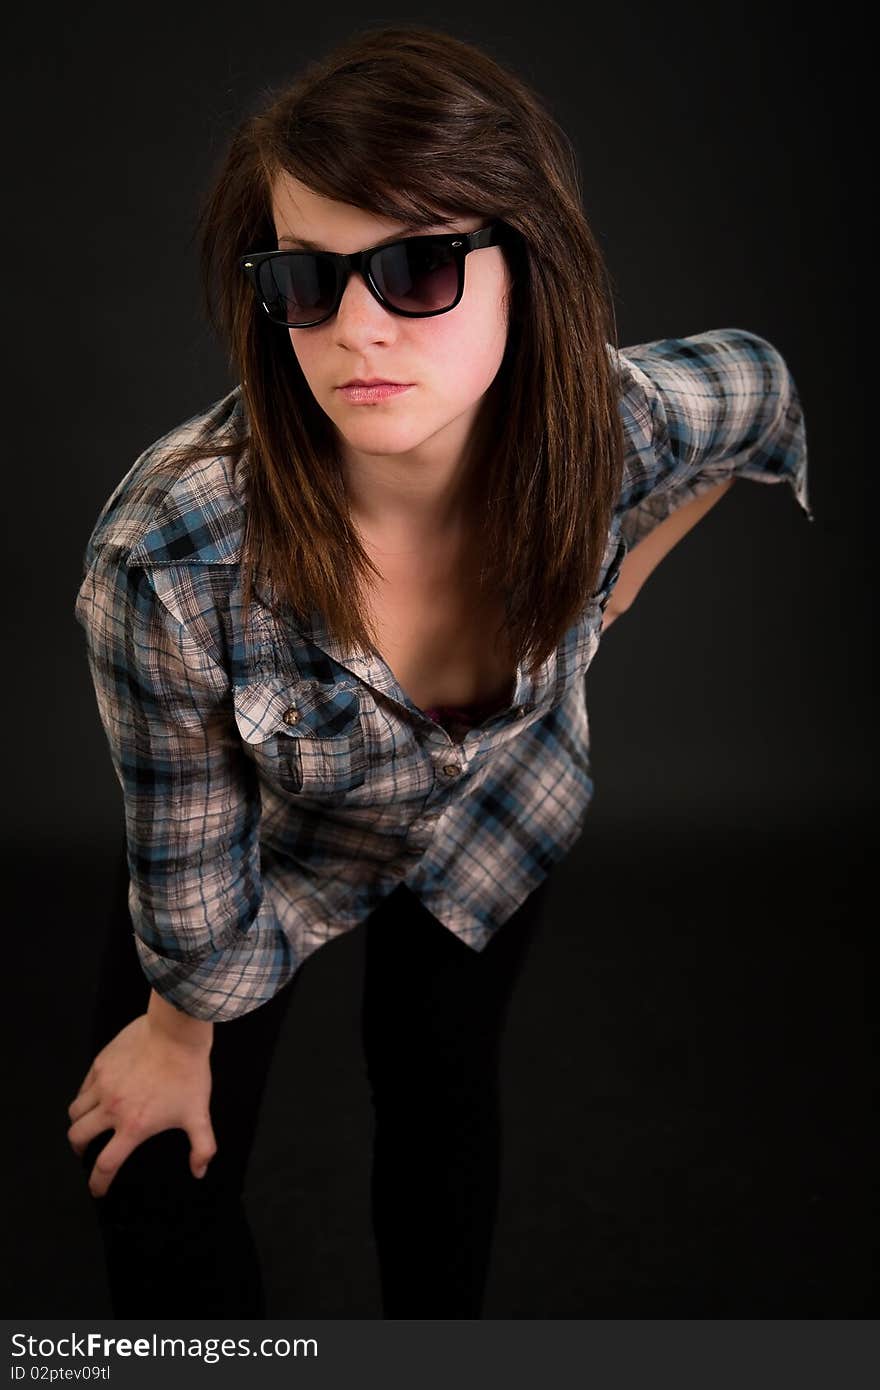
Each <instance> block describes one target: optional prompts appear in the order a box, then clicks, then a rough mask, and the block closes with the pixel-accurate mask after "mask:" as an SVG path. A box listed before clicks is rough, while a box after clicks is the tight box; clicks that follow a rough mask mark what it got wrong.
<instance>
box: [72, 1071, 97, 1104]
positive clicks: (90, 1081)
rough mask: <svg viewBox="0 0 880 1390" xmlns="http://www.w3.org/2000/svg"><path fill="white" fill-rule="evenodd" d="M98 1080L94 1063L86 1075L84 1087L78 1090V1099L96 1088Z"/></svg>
mask: <svg viewBox="0 0 880 1390" xmlns="http://www.w3.org/2000/svg"><path fill="white" fill-rule="evenodd" d="M96 1080H97V1074H96V1072H95V1064H94V1062H93V1063H92V1065H91V1066H90V1067H89V1069H88V1071H87V1073H86V1075H85V1078H84V1080H83V1083H82V1085H81V1086H80V1088H79V1090H78V1091H77V1093H76V1098H77V1099H78V1098H79V1097H80V1096H81V1095H82V1093H83V1091H87V1090H89V1089H90V1088H91V1087H92V1086H94V1084H95V1081H96Z"/></svg>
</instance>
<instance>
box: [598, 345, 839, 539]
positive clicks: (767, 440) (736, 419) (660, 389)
mask: <svg viewBox="0 0 880 1390" xmlns="http://www.w3.org/2000/svg"><path fill="white" fill-rule="evenodd" d="M617 359H618V364H619V369H620V373H621V375H620V381H621V388H622V389H621V395H620V406H621V412H622V416H623V425H624V437H625V449H624V474H623V485H622V488H621V493H620V498H619V502H618V507H617V513H618V515H619V518H620V530H621V534H622V536H623V538H624V540H625V541H626V543H627V544H628V545H629V546H634V545H636V544H637V543H638V541H640V540H641V539H642V537H643V536H646V535H647V534H648V532H649V531H651V530H653V528H654V527H655V526H657V525H658V524H659V523H660V522H661V521H663V520H664V519H665V518H666V517H667V516H669V515H670V514H671V513H672V512H673V511H675V510H676V509H677V508H678V507H680V506H682V505H683V504H684V503H685V502H688V501H690V500H691V499H693V498H696V497H699V496H700V495H701V494H702V493H703V492H706V491H707V490H708V489H710V488H713V487H715V486H717V485H718V484H719V483H722V482H725V481H727V480H728V479H732V478H749V479H751V480H752V481H754V482H758V483H780V482H783V483H787V484H788V485H789V486H790V487H791V489H792V493H793V495H794V497H795V499H796V501H797V502H798V504H799V506H800V507H801V510H802V513H803V514H804V515H805V516H806V518H807V519H808V520H810V521H812V520H814V517H813V512H812V510H811V507H810V504H809V500H808V496H807V442H806V430H805V424H804V415H803V409H802V406H801V401H800V398H799V395H798V391H797V387H796V385H795V382H794V379H793V377H792V374H791V372H790V370H789V368H788V365H787V363H786V362H785V359H784V358H783V356H782V354H781V353H780V351H779V350H778V348H776V347H774V346H773V344H772V343H769V342H768V341H767V340H766V338H762V337H760V336H759V335H758V334H757V333H752V332H749V331H748V330H746V329H742V328H719V329H713V330H711V331H709V332H705V333H698V334H694V335H693V336H691V337H686V338H663V339H658V340H657V341H655V342H650V343H643V344H639V345H638V346H636V347H627V348H623V349H621V350H620V351H619V352H618V353H617Z"/></svg>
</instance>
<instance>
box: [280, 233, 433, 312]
mask: <svg viewBox="0 0 880 1390" xmlns="http://www.w3.org/2000/svg"><path fill="white" fill-rule="evenodd" d="M460 264H461V263H460V261H459V260H458V258H457V257H456V255H455V252H454V251H453V250H451V249H450V247H449V246H446V245H444V244H443V242H439V241H433V240H432V239H431V238H430V237H420V238H417V239H415V240H409V241H399V242H395V243H393V244H392V245H390V246H383V247H381V248H380V249H379V250H378V251H377V252H376V253H375V255H374V256H373V258H372V260H371V262H370V270H371V273H372V276H373V279H374V280H375V282H376V284H377V285H378V287H379V293H380V294H381V295H383V296H384V298H385V299H386V300H387V302H388V303H389V304H391V305H393V307H394V308H395V309H403V310H405V311H406V312H408V313H411V314H430V313H437V312H438V311H442V310H443V309H450V308H451V307H452V305H453V304H454V303H455V301H456V299H457V298H458V292H459V289H460V284H459V276H460V273H461V272H460V269H459V266H460ZM259 292H260V298H261V299H262V300H263V303H264V304H265V305H266V309H267V311H268V314H269V317H270V318H271V319H273V320H274V321H275V322H276V323H283V324H286V325H287V326H288V327H289V328H295V327H297V326H298V325H299V326H302V327H306V326H308V325H309V324H312V323H319V322H320V321H321V320H322V319H325V318H328V317H329V315H330V313H331V312H332V309H333V305H334V303H335V301H336V293H337V282H336V266H335V263H334V262H333V261H332V260H331V259H330V258H329V257H328V256H324V255H321V254H314V253H312V252H310V251H296V252H290V253H289V254H287V255H284V256H272V257H271V258H270V259H269V260H267V261H263V262H262V264H261V265H260V269H259Z"/></svg>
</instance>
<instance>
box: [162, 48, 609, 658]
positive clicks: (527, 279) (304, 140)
mask: <svg viewBox="0 0 880 1390" xmlns="http://www.w3.org/2000/svg"><path fill="white" fill-rule="evenodd" d="M284 174H289V175H292V176H293V177H294V178H296V179H298V180H300V181H301V182H302V183H304V184H306V185H307V186H308V187H309V188H310V189H312V190H313V191H314V192H316V193H319V194H322V195H324V196H325V197H327V198H331V199H334V200H336V201H339V202H343V203H347V204H349V205H353V206H355V207H358V208H361V209H364V210H366V211H368V212H371V213H373V214H375V215H377V216H381V217H387V218H393V219H395V220H399V221H403V222H406V223H408V224H411V225H412V226H414V227H420V226H424V227H426V228H427V227H430V226H432V225H433V224H435V223H436V222H437V221H438V220H440V221H448V220H450V217H451V216H465V215H466V216H473V215H480V216H483V217H484V218H486V219H487V220H489V219H497V220H500V221H501V222H503V223H504V224H505V226H506V228H507V229H508V236H507V239H506V241H505V243H504V244H503V245H502V253H503V255H504V256H505V258H506V261H507V265H508V268H509V270H510V277H511V293H510V299H509V302H508V336H507V345H506V349H505V353H504V358H503V361H502V364H501V367H500V368H499V371H498V374H497V375H496V378H495V379H494V381H493V382H492V386H491V388H490V390H491V391H492V393H493V398H494V399H495V400H496V401H497V403H498V407H499V408H498V410H497V413H496V415H495V419H494V428H493V430H492V437H491V447H485V448H484V450H483V454H482V456H481V458H480V460H479V466H480V467H481V468H485V470H486V473H485V482H486V493H485V497H486V502H485V507H486V510H485V514H484V515H481V516H480V517H478V518H475V521H476V522H477V524H478V526H479V530H480V535H481V538H482V544H483V569H482V572H481V583H482V584H484V585H486V586H488V587H489V590H490V591H491V592H492V593H494V594H497V595H500V596H502V597H503V600H504V607H505V613H506V619H505V623H504V627H505V639H506V642H507V644H508V650H510V651H512V652H513V653H514V655H515V657H516V660H517V661H519V660H522V661H524V662H525V663H527V664H528V666H529V669H530V670H531V672H532V673H534V672H535V671H536V670H537V668H538V666H539V665H540V664H541V662H542V661H544V660H545V659H546V657H547V656H549V655H550V653H551V652H552V651H553V650H554V649H555V648H556V646H557V645H558V643H559V642H560V640H561V639H562V636H563V634H564V633H565V631H566V630H567V629H568V628H569V627H570V626H571V625H572V624H573V623H574V622H575V621H576V620H577V618H578V616H579V614H580V613H581V611H582V610H583V608H584V606H585V604H587V603H588V602H589V600H590V599H591V598H592V597H593V596H594V591H595V589H596V586H597V584H598V581H599V577H600V567H601V563H602V557H603V553H604V550H605V544H606V541H607V535H608V529H609V525H610V521H611V514H612V509H613V506H614V501H615V499H616V497H617V495H618V491H619V487H620V480H621V474H622V468H623V433H622V425H621V421H620V415H619V410H618V404H617V396H616V377H615V373H614V365H613V363H612V361H611V358H610V356H609V353H608V350H607V347H606V344H609V345H611V346H612V347H616V346H617V336H616V325H615V319H614V307H613V297H612V293H611V288H610V283H609V276H608V273H607V270H606V267H605V265H604V262H603V258H602V255H601V252H600V250H599V247H598V245H597V242H596V240H595V238H594V236H593V234H592V232H591V230H590V227H589V225H588V223H587V220H586V217H585V214H584V211H583V208H582V204H581V193H580V185H579V175H578V168H577V160H576V156H575V153H574V150H573V147H572V145H571V142H570V140H569V139H568V137H567V136H566V134H565V133H564V132H563V131H562V130H561V128H560V127H559V126H558V124H557V123H556V121H555V119H554V118H553V116H552V115H551V114H550V113H549V112H548V111H547V110H546V109H545V108H544V106H543V105H542V103H541V101H540V99H539V98H538V96H537V95H536V94H535V93H534V92H533V91H532V90H531V89H530V88H529V87H528V86H527V85H526V84H525V83H524V82H523V81H521V80H520V79H519V78H518V77H516V76H514V75H513V74H511V73H510V72H508V71H506V70H505V69H504V68H503V67H502V66H501V65H500V64H499V63H498V62H496V61H495V60H494V59H492V58H491V57H489V56H488V55H487V54H486V53H484V52H481V51H480V50H479V49H477V48H475V47H473V46H472V45H470V44H468V43H465V42H463V41H462V40H460V39H458V38H454V37H452V36H451V35H449V34H446V33H443V32H440V31H438V30H435V29H431V28H426V27H421V26H411V25H407V26H405V27H404V26H398V25H392V26H384V27H381V28H377V29H366V30H360V31H357V32H356V33H355V34H354V35H353V36H352V37H351V38H349V39H348V40H347V41H346V42H344V43H343V44H342V45H341V46H339V47H337V48H335V49H334V50H333V51H332V52H331V53H330V54H329V55H328V56H326V57H324V58H323V59H321V60H320V61H316V62H312V63H311V64H310V65H308V66H307V67H306V68H305V69H304V70H303V71H302V72H301V74H300V75H299V76H297V77H296V78H295V79H294V80H293V81H292V82H291V83H289V84H288V85H285V86H284V87H283V88H282V89H265V88H264V89H263V90H262V92H261V94H260V102H259V104H258V107H257V109H256V110H255V111H253V112H252V113H251V114H249V115H248V116H247V117H246V118H245V119H244V120H243V121H242V122H241V123H240V124H239V125H238V126H237V128H236V129H235V131H234V134H233V137H232V140H231V143H230V144H229V146H228V149H227V150H226V152H225V155H224V156H223V158H222V160H221V163H220V168H219V170H218V172H217V173H216V176H215V177H214V179H213V182H212V184H211V187H210V189H209V191H208V193H207V195H206V196H205V197H204V199H203V201H202V204H201V210H200V212H199V214H198V220H197V235H198V238H199V248H200V261H201V270H202V289H203V294H204V301H205V306H206V310H207V316H208V320H209V322H210V324H211V326H212V328H213V329H214V330H215V332H217V333H218V335H219V337H220V338H221V340H222V341H223V342H224V343H225V344H226V345H227V347H228V352H229V359H228V360H229V364H230V368H231V370H232V371H233V372H234V375H235V378H236V379H237V380H238V381H239V382H240V388H241V403H242V406H243V411H244V416H245V418H246V421H247V425H248V428H247V431H246V432H245V435H244V437H239V438H237V439H235V440H234V441H233V442H232V443H231V444H229V445H228V446H225V447H222V446H218V444H217V442H216V440H215V441H214V442H213V443H210V444H209V443H207V442H203V443H201V444H199V443H196V444H195V445H190V446H188V447H187V448H185V449H182V450H177V451H175V452H174V453H173V454H171V455H169V456H168V457H167V458H166V459H165V460H164V461H163V464H162V465H161V466H162V467H170V468H174V469H176V468H179V467H180V466H182V465H183V464H184V463H185V462H187V461H193V460H195V459H198V458H205V457H208V456H220V455H232V456H234V457H235V459H236V462H237V460H238V457H239V456H240V454H241V452H242V450H243V449H244V448H247V449H248V450H249V454H248V460H247V462H248V496H247V508H246V511H247V522H246V527H245V537H244V543H243V550H242V557H241V564H242V586H243V602H244V606H245V609H247V608H248V606H249V604H250V602H251V597H252V593H253V585H254V584H255V583H256V581H257V576H258V575H259V574H264V575H267V576H268V577H269V579H270V583H271V585H272V587H273V588H274V592H275V595H276V599H277V601H278V602H280V604H281V605H287V606H288V607H289V609H290V610H292V612H293V614H294V615H295V616H296V615H303V614H305V615H308V614H309V613H310V611H311V610H312V609H315V608H316V609H317V610H318V611H319V612H320V614H321V617H322V619H323V621H324V623H325V624H326V627H327V629H328V631H329V632H330V633H331V635H333V636H335V637H336V638H337V640H338V641H340V642H341V643H342V644H343V645H344V647H345V648H347V649H352V648H358V649H360V650H362V651H375V650H376V638H375V632H374V630H373V629H372V626H371V623H370V621H369V618H368V616H367V614H366V612H365V605H364V604H363V603H362V602H361V601H360V599H361V595H362V594H363V592H364V589H363V588H362V585H363V584H364V581H365V580H366V579H367V575H368V572H369V571H372V572H373V574H377V571H376V570H375V567H374V566H373V564H372V561H371V560H370V558H369V557H368V555H367V554H366V552H365V551H364V549H363V548H362V545H361V543H360V539H359V536H358V533H357V531H356V529H355V527H354V526H353V523H352V520H351V516H350V513H349V508H348V502H347V498H346V491H345V487H344V482H343V474H342V471H341V468H340V460H339V455H338V446H337V442H336V440H335V437H334V433H333V426H332V425H331V422H330V421H329V419H328V417H327V416H326V415H325V413H324V412H323V410H322V409H321V408H320V407H319V406H318V404H317V402H316V401H315V399H314V396H313V395H312V393H311V390H310V388H309V386H308V384H307V382H306V380H305V378H304V376H303V374H302V371H301V370H300V368H299V365H298V362H297V360H296V356H295V354H294V352H293V350H292V346H291V343H290V338H289V335H288V333H287V330H286V329H285V328H283V327H280V326H278V325H274V324H272V322H271V321H270V320H269V318H268V316H267V315H266V314H265V313H264V311H263V309H262V307H261V306H260V305H259V304H258V303H257V300H256V298H255V296H254V294H253V290H252V288H251V286H250V285H249V284H248V283H247V281H246V279H245V276H244V274H243V273H242V271H241V270H240V268H239V260H240V258H241V257H242V256H244V255H246V254H247V253H249V252H253V251H261V250H274V249H275V248H276V245H277V241H276V230H275V226H274V222H273V218H272V203H271V197H272V187H273V184H274V182H275V179H276V178H277V177H278V176H279V175H284ZM483 444H484V445H488V444H489V440H488V439H484V440H483ZM272 606H273V608H274V605H272Z"/></svg>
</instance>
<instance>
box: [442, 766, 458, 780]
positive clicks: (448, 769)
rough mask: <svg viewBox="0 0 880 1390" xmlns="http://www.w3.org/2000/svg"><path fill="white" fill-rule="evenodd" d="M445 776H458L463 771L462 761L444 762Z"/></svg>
mask: <svg viewBox="0 0 880 1390" xmlns="http://www.w3.org/2000/svg"><path fill="white" fill-rule="evenodd" d="M441 771H442V772H443V775H444V777H457V776H458V774H459V773H460V772H461V764H460V763H444V764H443V767H442V769H441Z"/></svg>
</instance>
